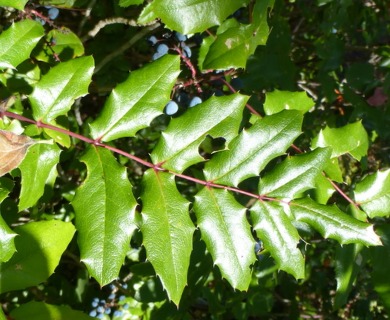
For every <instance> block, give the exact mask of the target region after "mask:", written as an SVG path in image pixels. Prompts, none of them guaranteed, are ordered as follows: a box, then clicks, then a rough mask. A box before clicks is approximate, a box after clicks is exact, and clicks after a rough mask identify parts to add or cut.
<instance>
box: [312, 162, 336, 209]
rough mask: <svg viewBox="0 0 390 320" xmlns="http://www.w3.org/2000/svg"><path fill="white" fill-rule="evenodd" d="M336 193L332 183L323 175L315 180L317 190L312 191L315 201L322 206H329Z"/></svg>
mask: <svg viewBox="0 0 390 320" xmlns="http://www.w3.org/2000/svg"><path fill="white" fill-rule="evenodd" d="M336 159H337V158H336ZM334 192H335V188H334V187H333V186H332V184H331V183H330V181H329V180H328V179H327V178H326V177H325V176H324V175H323V174H319V175H318V176H317V177H316V179H315V189H314V190H313V191H312V197H313V199H314V200H316V201H317V202H318V203H320V204H327V203H328V200H329V198H330V197H331V196H332V194H333V193H334Z"/></svg>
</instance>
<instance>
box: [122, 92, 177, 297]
mask: <svg viewBox="0 0 390 320" xmlns="http://www.w3.org/2000/svg"><path fill="white" fill-rule="evenodd" d="M178 110H179V106H178V104H177V103H176V102H175V101H173V100H171V101H169V102H168V103H167V105H166V106H165V114H167V115H168V116H171V115H174V114H175V113H176V112H177V111H178ZM119 300H120V297H119Z"/></svg>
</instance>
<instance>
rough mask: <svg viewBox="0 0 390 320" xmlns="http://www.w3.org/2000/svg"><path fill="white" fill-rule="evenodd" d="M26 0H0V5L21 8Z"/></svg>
mask: <svg viewBox="0 0 390 320" xmlns="http://www.w3.org/2000/svg"><path fill="white" fill-rule="evenodd" d="M27 2H28V0H0V7H12V8H15V9H18V10H23V9H24V7H25V5H26V3H27Z"/></svg>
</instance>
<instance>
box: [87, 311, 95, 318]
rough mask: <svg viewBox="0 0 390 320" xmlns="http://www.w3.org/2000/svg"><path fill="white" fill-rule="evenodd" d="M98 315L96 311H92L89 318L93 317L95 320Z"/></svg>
mask: <svg viewBox="0 0 390 320" xmlns="http://www.w3.org/2000/svg"><path fill="white" fill-rule="evenodd" d="M96 315H97V312H96V310H92V311H91V312H90V313H89V316H90V317H92V318H95V317H96Z"/></svg>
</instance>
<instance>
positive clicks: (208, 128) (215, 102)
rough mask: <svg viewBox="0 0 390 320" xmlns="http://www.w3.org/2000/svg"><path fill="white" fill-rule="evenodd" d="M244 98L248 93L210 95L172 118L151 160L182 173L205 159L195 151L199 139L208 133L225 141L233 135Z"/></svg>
mask: <svg viewBox="0 0 390 320" xmlns="http://www.w3.org/2000/svg"><path fill="white" fill-rule="evenodd" d="M247 100H248V97H247V96H243V95H240V94H233V95H230V96H223V97H215V96H213V97H211V98H210V99H208V100H206V101H205V102H203V103H201V104H199V105H197V106H196V108H191V109H189V110H187V112H186V113H185V114H184V115H182V116H181V117H179V118H175V119H172V120H171V122H170V123H169V126H168V128H167V129H166V130H165V131H164V132H162V138H161V139H160V140H159V142H158V143H157V146H156V147H155V148H154V150H153V152H152V154H151V158H152V160H153V162H154V163H161V164H162V166H163V167H164V168H165V169H170V170H175V171H178V172H181V171H183V170H184V169H185V168H187V167H189V166H190V165H192V164H195V163H198V162H201V161H204V159H203V158H202V157H201V156H200V155H199V151H198V148H199V145H200V144H201V142H202V141H203V140H204V139H205V138H206V136H207V135H210V136H212V137H213V138H217V137H223V138H224V139H226V141H227V142H229V141H230V140H231V139H232V138H233V137H234V136H236V135H237V132H238V130H239V126H240V123H241V119H242V111H243V108H244V106H245V103H246V102H247Z"/></svg>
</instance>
